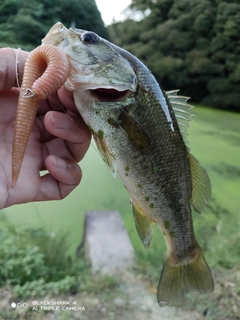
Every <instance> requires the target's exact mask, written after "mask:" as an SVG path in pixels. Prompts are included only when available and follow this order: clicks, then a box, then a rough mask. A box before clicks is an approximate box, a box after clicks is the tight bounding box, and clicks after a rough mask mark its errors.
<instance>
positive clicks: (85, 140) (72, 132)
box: [44, 111, 91, 162]
mask: <svg viewBox="0 0 240 320" xmlns="http://www.w3.org/2000/svg"><path fill="white" fill-rule="evenodd" d="M44 124H45V127H46V129H47V130H48V131H49V132H50V133H51V134H52V135H54V136H56V137H59V138H61V139H63V140H65V141H66V146H67V149H68V151H69V153H70V154H71V157H72V158H73V159H74V160H75V161H76V162H79V161H80V160H82V158H83V157H84V155H85V153H86V152H87V149H88V148H89V145H90V141H91V133H90V131H89V130H88V128H87V126H86V125H85V123H84V121H83V120H82V118H81V117H80V116H71V117H70V116H69V115H67V114H64V113H61V112H56V111H50V112H48V113H47V114H46V116H45V119H44ZM54 144H56V141H55V140H51V141H49V142H47V143H46V144H45V145H46V147H47V148H48V152H49V154H56V153H55V152H59V150H58V149H56V147H57V148H59V146H56V145H54ZM54 149H55V150H54ZM62 151H64V150H62Z"/></svg>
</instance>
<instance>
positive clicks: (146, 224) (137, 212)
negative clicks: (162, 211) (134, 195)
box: [132, 203, 154, 248]
mask: <svg viewBox="0 0 240 320" xmlns="http://www.w3.org/2000/svg"><path fill="white" fill-rule="evenodd" d="M132 208H133V217H134V222H135V226H136V229H137V233H138V235H139V238H140V239H141V241H142V243H143V245H144V247H145V248H148V247H149V245H150V242H151V240H152V234H153V228H154V222H153V221H151V220H149V219H148V218H147V217H146V216H145V215H144V213H143V212H142V211H141V209H140V208H139V207H138V206H137V205H136V204H134V203H132Z"/></svg>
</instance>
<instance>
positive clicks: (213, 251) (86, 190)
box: [2, 106, 240, 320]
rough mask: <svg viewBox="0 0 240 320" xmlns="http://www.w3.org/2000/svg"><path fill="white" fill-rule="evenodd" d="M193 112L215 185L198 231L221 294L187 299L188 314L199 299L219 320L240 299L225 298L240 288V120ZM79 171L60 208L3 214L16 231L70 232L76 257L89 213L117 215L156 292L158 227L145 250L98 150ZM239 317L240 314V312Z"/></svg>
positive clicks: (193, 144) (200, 152)
mask: <svg viewBox="0 0 240 320" xmlns="http://www.w3.org/2000/svg"><path fill="white" fill-rule="evenodd" d="M193 112H194V114H195V117H194V118H193V122H192V123H191V128H190V130H189V133H190V135H189V147H190V148H191V152H192V153H193V154H194V156H195V157H196V158H197V159H198V160H199V161H200V163H201V164H202V165H203V167H204V168H205V169H206V170H207V172H208V174H209V176H210V178H211V181H212V199H211V201H210V204H209V206H208V207H207V208H206V209H205V210H204V211H203V213H202V214H201V215H199V214H197V213H195V212H193V219H194V228H195V231H196V237H197V239H198V241H199V242H200V244H201V246H202V248H203V250H204V254H205V257H206V260H207V261H208V264H209V266H210V267H211V269H212V270H213V272H214V275H215V279H216V284H217V291H216V293H214V294H213V295H211V296H210V298H202V297H198V296H196V298H193V299H192V300H191V299H189V300H188V304H187V305H188V307H189V308H193V307H195V306H196V300H194V299H197V301H198V302H199V304H198V309H199V310H201V313H202V314H204V312H205V314H208V316H207V318H208V319H211V320H213V319H214V320H215V319H221V317H220V314H219V312H218V313H217V312H216V311H214V310H215V309H217V308H220V309H219V310H222V309H221V308H223V310H225V311H226V310H227V308H225V309H224V307H223V305H225V304H227V303H230V304H231V303H232V301H237V298H238V297H239V294H240V293H239V291H237V289H236V290H235V291H234V293H232V294H229V293H227V292H229V286H228V283H234V281H235V282H236V283H237V284H238V287H240V280H239V273H238V272H239V271H237V270H238V269H239V267H240V242H239V239H240V197H239V191H240V187H239V183H240V174H239V173H240V152H239V147H240V126H239V123H240V114H236V113H230V112H226V111H220V110H215V109H208V108H204V107H202V106H197V107H196V108H194V109H193ZM81 167H82V169H83V180H82V183H81V184H80V186H79V187H78V188H77V189H76V190H75V191H74V192H73V193H72V194H71V195H70V196H69V197H68V198H66V199H64V200H62V201H58V202H57V201H52V202H45V203H35V204H33V203H32V204H26V205H18V206H15V207H11V208H8V209H5V210H2V213H3V214H4V215H6V216H8V217H9V218H10V220H11V221H13V222H14V224H15V226H16V227H17V229H18V228H20V229H21V228H22V227H23V226H28V227H34V228H37V227H39V226H44V228H46V230H48V233H56V234H57V233H61V232H67V233H68V241H69V244H70V245H71V252H74V251H75V249H76V247H77V246H78V244H79V243H80V241H81V238H82V230H83V221H84V214H85V212H86V211H88V210H98V211H99V210H118V211H119V212H120V213H121V214H122V217H123V220H124V223H125V225H126V228H127V230H128V233H129V236H130V238H131V241H132V243H133V245H134V248H135V251H136V253H137V257H138V260H139V266H138V271H139V272H142V273H143V274H145V275H147V277H148V278H150V279H151V281H152V283H153V287H156V285H157V281H158V278H159V275H160V272H161V268H162V263H163V261H164V259H165V254H166V247H165V243H164V240H163V238H162V235H161V233H160V231H159V230H158V228H157V227H155V232H154V236H153V240H152V244H151V246H150V248H149V249H148V250H145V249H144V248H143V246H142V244H141V242H140V240H139V239H138V236H137V233H136V230H135V226H134V222H133V218H132V213H131V208H130V206H129V195H128V194H127V192H126V190H125V189H124V187H123V186H122V183H121V181H120V180H119V179H116V180H115V179H113V178H112V177H111V174H110V173H109V171H108V169H107V168H106V166H105V164H104V163H103V162H102V160H101V159H100V157H99V155H98V154H97V151H96V149H95V148H94V146H92V147H91V148H90V150H89V152H88V154H87V156H86V157H85V159H84V160H83V161H82V163H81ZM234 294H235V297H237V298H236V299H235V300H234V298H232V297H234ZM231 299H232V300H231ZM219 301H221V302H219ZM236 303H237V302H236ZM236 303H235V304H236ZM235 304H233V307H231V311H229V312H230V313H229V314H230V315H231V317H232V318H231V317H230V316H229V315H228V314H227V311H226V312H225V313H224V312H223V311H222V317H223V316H226V317H229V318H226V317H225V318H226V319H239V318H237V317H236V314H235V311H234V310H236V308H235V307H234V306H235ZM220 305H221V307H220ZM234 308H235V309H234ZM206 310H208V311H206ZM237 312H239V313H240V311H239V310H238V311H237ZM216 315H219V317H218V318H217V317H216ZM234 317H235V318H234ZM222 319H224V318H222Z"/></svg>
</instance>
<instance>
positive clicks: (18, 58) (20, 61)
mask: <svg viewBox="0 0 240 320" xmlns="http://www.w3.org/2000/svg"><path fill="white" fill-rule="evenodd" d="M27 56H28V52H26V51H22V50H21V49H12V48H2V49H0V91H2V90H9V89H11V88H12V87H18V86H21V83H22V77H23V69H24V65H25V61H26V59H27Z"/></svg>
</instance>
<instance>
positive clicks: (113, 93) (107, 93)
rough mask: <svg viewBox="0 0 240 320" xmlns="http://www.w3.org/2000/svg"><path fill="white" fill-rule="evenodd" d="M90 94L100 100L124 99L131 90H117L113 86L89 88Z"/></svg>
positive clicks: (113, 100) (115, 100)
mask: <svg viewBox="0 0 240 320" xmlns="http://www.w3.org/2000/svg"><path fill="white" fill-rule="evenodd" d="M89 92H90V94H91V95H92V96H93V97H94V98H95V99H97V101H100V102H118V101H124V100H125V99H126V98H127V97H128V96H130V95H131V94H132V93H133V92H132V91H131V90H117V89H113V88H97V89H94V90H93V89H91V90H89Z"/></svg>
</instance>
